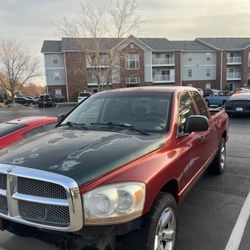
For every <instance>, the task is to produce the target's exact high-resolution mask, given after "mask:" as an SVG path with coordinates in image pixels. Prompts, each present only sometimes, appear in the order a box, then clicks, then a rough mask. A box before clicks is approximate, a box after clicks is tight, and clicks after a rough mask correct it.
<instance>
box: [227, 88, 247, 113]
mask: <svg viewBox="0 0 250 250" xmlns="http://www.w3.org/2000/svg"><path fill="white" fill-rule="evenodd" d="M225 111H226V112H227V113H228V114H229V115H230V116H232V115H234V114H244V115H247V114H250V92H245V93H241V94H237V95H233V96H231V97H230V99H229V100H228V101H227V102H226V103H225Z"/></svg>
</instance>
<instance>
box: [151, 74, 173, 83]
mask: <svg viewBox="0 0 250 250" xmlns="http://www.w3.org/2000/svg"><path fill="white" fill-rule="evenodd" d="M174 81H175V79H174V77H173V76H170V75H153V82H154V83H161V82H174Z"/></svg>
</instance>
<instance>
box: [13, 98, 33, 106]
mask: <svg viewBox="0 0 250 250" xmlns="http://www.w3.org/2000/svg"><path fill="white" fill-rule="evenodd" d="M15 103H19V104H23V105H30V104H32V103H33V100H32V99H29V98H27V97H16V98H15Z"/></svg>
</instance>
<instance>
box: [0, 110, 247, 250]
mask: <svg viewBox="0 0 250 250" xmlns="http://www.w3.org/2000/svg"><path fill="white" fill-rule="evenodd" d="M71 108H72V106H59V107H57V108H47V109H37V108H27V109H20V110H9V109H4V110H0V122H2V121H6V120H10V119H14V118H17V117H23V116H31V115H49V116H56V115H58V114H61V113H67V112H68V111H69V110H70V109H71ZM249 133H250V118H244V117H238V118H233V119H230V129H229V141H228V144H227V169H226V171H225V173H224V174H223V175H222V176H219V177H218V176H211V175H209V174H208V173H206V174H205V175H204V176H203V177H202V178H201V180H200V181H199V182H198V183H197V184H196V185H195V186H194V188H193V189H192V190H191V191H190V193H189V194H188V196H187V197H186V199H185V200H184V202H183V203H182V204H181V205H180V209H179V218H180V223H179V226H180V231H179V239H178V243H177V250H189V249H190V250H199V249H202V250H211V249H212V250H217V249H218V250H219V249H227V250H230V249H232V250H233V249H235V248H230V246H232V244H231V241H230V242H229V239H233V240H234V239H237V240H239V241H240V247H239V249H240V250H248V249H250V221H249V219H248V217H241V216H240V213H241V210H242V207H243V206H244V204H245V206H244V207H246V205H247V203H245V202H246V198H247V195H248V194H249V192H250V139H249ZM248 204H249V203H248ZM249 209H250V208H249V207H248V211H249ZM246 214H247V213H245V216H246ZM248 214H249V212H248ZM238 218H240V220H238ZM247 219H248V222H247V223H246V228H245V231H244V230H243V229H244V225H243V224H242V220H243V221H245V222H246V221H247ZM237 221H240V223H239V224H238V223H237ZM234 228H235V230H234V231H233V229H234ZM234 237H235V238H234ZM241 237H242V238H241ZM228 242H229V245H227V244H228ZM0 249H1V250H2V249H8V250H14V249H15V250H16V249H18V250H26V249H41V250H42V249H54V248H53V246H49V245H47V244H45V243H43V242H40V241H37V240H34V239H29V238H20V237H16V236H14V235H12V234H10V233H8V232H0ZM128 249H129V247H128ZM138 250H139V249H138Z"/></svg>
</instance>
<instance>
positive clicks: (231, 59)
mask: <svg viewBox="0 0 250 250" xmlns="http://www.w3.org/2000/svg"><path fill="white" fill-rule="evenodd" d="M227 64H241V57H240V56H235V57H228V58H227Z"/></svg>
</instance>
